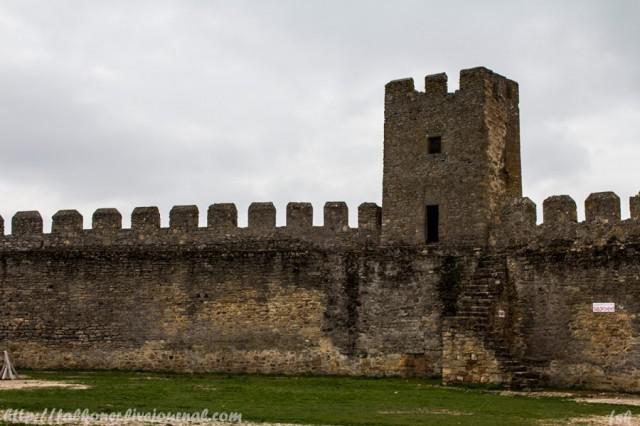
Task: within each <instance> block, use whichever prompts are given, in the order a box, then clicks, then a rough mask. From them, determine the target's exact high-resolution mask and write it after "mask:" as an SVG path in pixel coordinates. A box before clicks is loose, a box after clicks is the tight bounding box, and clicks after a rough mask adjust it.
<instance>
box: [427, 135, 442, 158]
mask: <svg viewBox="0 0 640 426" xmlns="http://www.w3.org/2000/svg"><path fill="white" fill-rule="evenodd" d="M427 151H428V152H429V154H440V153H441V152H442V137H441V136H429V138H427Z"/></svg>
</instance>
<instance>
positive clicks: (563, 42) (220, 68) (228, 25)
mask: <svg viewBox="0 0 640 426" xmlns="http://www.w3.org/2000/svg"><path fill="white" fill-rule="evenodd" d="M638 21H640V2H638V1H633V0H632V1H612V0H608V1H601V2H588V1H579V2H569V1H563V2H559V1H553V2H548V3H547V2H533V1H526V2H517V1H505V2H488V1H483V2H479V1H478V2H475V1H468V2H454V1H447V2H443V1H437V2H435V1H434V2H429V1H398V0H393V1H391V0H389V1H371V0H369V1H347V0H340V1H328V0H322V1H309V0H304V1H303V0H295V1H283V0H281V1H265V0H256V1H237V0H234V1H231V0H229V1H224V2H222V1H219V2H217V1H204V0H202V1H184V0H182V1H174V2H170V1H131V0H127V1H113V0H110V1H61V0H56V1H46V0H42V1H25V0H19V1H6V0H0V144H1V145H0V148H1V150H0V215H2V216H3V217H4V218H5V222H10V218H11V216H12V215H13V214H14V213H15V212H16V211H18V210H33V209H37V210H39V211H40V212H41V213H42V215H43V217H44V218H45V221H46V222H45V223H46V225H45V230H46V231H47V232H48V229H49V226H50V225H49V223H50V217H51V216H52V215H53V214H54V213H55V212H56V211H57V210H58V209H70V208H75V209H78V210H79V211H80V212H81V213H82V214H83V215H84V218H85V227H89V226H90V222H91V214H92V212H93V210H95V209H96V208H98V207H117V208H118V209H119V210H120V211H121V213H122V214H123V216H124V222H125V224H126V225H128V224H129V215H130V213H131V210H132V209H133V208H134V207H136V206H145V205H157V206H159V207H160V209H161V212H162V216H163V226H167V225H168V220H167V217H168V212H169V209H170V208H171V206H172V205H174V204H197V205H198V206H199V207H200V211H201V223H203V224H204V223H205V218H204V216H206V213H205V212H206V208H207V206H208V205H209V204H211V203H213V202H235V203H236V204H237V206H238V209H239V219H240V223H241V224H246V214H247V213H246V209H247V206H248V204H249V203H250V202H251V201H274V202H275V204H276V207H277V208H278V223H279V224H284V209H285V205H286V203H287V202H288V201H310V202H313V205H314V215H315V218H314V222H315V223H316V224H320V223H321V222H322V206H323V204H324V202H325V201H327V200H344V201H347V202H348V204H349V207H350V210H351V213H352V214H351V225H352V226H355V225H356V219H355V218H356V216H355V210H356V209H357V206H358V204H360V203H361V202H363V201H375V202H378V203H380V202H381V193H382V139H383V95H384V84H385V83H386V82H387V81H389V80H393V79H397V78H403V77H413V78H414V79H415V80H416V85H417V86H418V87H421V86H422V79H423V77H424V75H426V74H432V73H437V72H442V71H445V72H447V74H448V75H449V85H450V87H449V90H450V91H453V90H455V89H456V88H457V86H458V72H459V70H460V69H463V68H469V67H473V66H478V65H484V66H487V67H489V68H491V69H493V70H494V71H496V72H498V73H500V74H503V75H505V76H507V77H509V78H512V79H514V80H516V81H518V82H519V84H520V112H521V141H522V164H523V178H524V193H525V195H527V196H529V197H530V198H531V199H533V200H534V201H535V202H536V204H538V207H539V210H540V209H541V206H542V201H543V200H544V198H546V197H547V196H549V195H553V194H570V195H571V196H573V197H574V199H575V200H576V202H577V203H578V205H579V207H580V209H581V210H582V206H583V201H584V198H585V197H586V196H587V195H588V194H589V192H595V191H604V190H613V191H615V192H616V193H617V194H618V195H619V196H620V197H621V198H622V209H623V210H622V211H623V217H627V216H628V198H629V196H630V195H633V194H636V193H637V192H638V190H640V167H639V159H640V48H639V47H638V41H639V40H640V25H639V24H638ZM580 216H581V217H582V216H583V214H582V212H581V214H580ZM540 218H541V213H539V219H540Z"/></svg>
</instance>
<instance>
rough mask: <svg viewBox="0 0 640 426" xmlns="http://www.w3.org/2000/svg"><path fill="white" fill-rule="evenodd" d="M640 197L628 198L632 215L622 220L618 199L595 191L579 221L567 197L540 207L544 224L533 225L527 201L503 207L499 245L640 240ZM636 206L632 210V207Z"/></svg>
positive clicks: (533, 215) (532, 210)
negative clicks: (581, 219)
mask: <svg viewBox="0 0 640 426" xmlns="http://www.w3.org/2000/svg"><path fill="white" fill-rule="evenodd" d="M639 199H640V195H637V196H634V197H630V198H629V207H630V211H631V216H630V218H629V219H625V220H622V218H621V215H620V197H618V195H616V194H615V193H614V192H610V191H608V192H595V193H592V194H590V195H589V196H588V197H587V198H586V200H585V201H584V209H585V220H584V221H581V222H579V221H578V212H577V205H576V202H575V201H574V200H573V198H571V197H570V196H569V195H554V196H550V197H548V198H546V199H545V200H544V202H543V204H542V206H543V207H542V208H543V221H542V223H540V224H536V206H535V203H533V201H531V200H530V199H529V198H526V197H523V198H516V199H513V200H511V201H510V202H509V203H507V204H505V206H504V208H503V212H502V215H501V225H500V228H499V229H498V230H497V232H496V234H497V235H498V238H497V240H498V241H499V243H498V244H499V245H502V246H504V245H507V246H514V245H515V246H517V245H529V244H536V245H538V246H539V245H545V244H550V243H554V242H557V241H573V242H574V243H576V244H581V243H584V244H596V245H602V244H606V243H608V242H611V241H612V240H616V241H627V240H640V216H639V215H638V210H637V204H638V202H639V201H638V200H639ZM634 206H635V207H634Z"/></svg>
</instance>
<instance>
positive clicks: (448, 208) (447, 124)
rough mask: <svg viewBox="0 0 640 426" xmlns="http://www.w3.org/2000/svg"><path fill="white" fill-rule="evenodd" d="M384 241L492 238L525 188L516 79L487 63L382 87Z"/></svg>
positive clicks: (457, 241) (447, 241)
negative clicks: (455, 81)
mask: <svg viewBox="0 0 640 426" xmlns="http://www.w3.org/2000/svg"><path fill="white" fill-rule="evenodd" d="M384 118H385V121H384V175H383V195H382V242H383V244H409V245H416V244H418V245H420V244H429V243H445V244H465V245H467V244H470V245H478V246H482V245H485V244H488V243H489V242H490V238H491V232H492V228H493V226H494V225H497V223H498V222H497V221H498V216H499V210H500V207H501V205H502V203H503V202H504V201H505V200H506V199H509V198H513V197H521V196H522V179H521V171H520V129H519V126H520V118H519V111H518V84H517V83H516V82H515V81H512V80H509V79H507V78H505V77H502V76H500V75H498V74H495V73H494V72H492V71H491V70H488V69H486V68H482V67H480V68H472V69H467V70H463V71H461V72H460V89H459V90H458V91H456V92H455V93H448V91H447V76H446V74H435V75H429V76H427V77H426V79H425V91H424V92H418V91H416V90H415V89H414V84H413V79H404V80H395V81H392V82H390V83H388V84H387V85H386V87H385V113H384Z"/></svg>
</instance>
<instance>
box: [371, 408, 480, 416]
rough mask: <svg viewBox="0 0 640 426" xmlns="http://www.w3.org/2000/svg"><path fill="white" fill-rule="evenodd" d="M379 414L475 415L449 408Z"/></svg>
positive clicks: (389, 411) (391, 411)
mask: <svg viewBox="0 0 640 426" xmlns="http://www.w3.org/2000/svg"><path fill="white" fill-rule="evenodd" d="M378 414H388V415H406V414H441V415H444V416H473V413H470V412H468V411H458V410H448V409H446V408H416V409H415V410H384V411H378Z"/></svg>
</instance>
